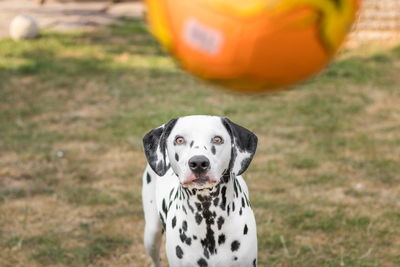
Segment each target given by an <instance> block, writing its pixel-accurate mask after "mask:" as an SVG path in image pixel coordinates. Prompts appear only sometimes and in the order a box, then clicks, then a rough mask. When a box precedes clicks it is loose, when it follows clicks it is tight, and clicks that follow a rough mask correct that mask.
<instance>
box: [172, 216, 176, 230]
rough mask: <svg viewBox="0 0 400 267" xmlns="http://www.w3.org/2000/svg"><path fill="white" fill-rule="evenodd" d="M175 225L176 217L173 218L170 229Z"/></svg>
mask: <svg viewBox="0 0 400 267" xmlns="http://www.w3.org/2000/svg"><path fill="white" fill-rule="evenodd" d="M175 225H176V216H174V218H172V229H174V228H175Z"/></svg>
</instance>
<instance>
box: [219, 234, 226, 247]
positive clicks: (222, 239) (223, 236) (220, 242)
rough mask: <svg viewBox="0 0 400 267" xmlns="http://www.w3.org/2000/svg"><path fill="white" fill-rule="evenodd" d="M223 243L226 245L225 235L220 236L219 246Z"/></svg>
mask: <svg viewBox="0 0 400 267" xmlns="http://www.w3.org/2000/svg"><path fill="white" fill-rule="evenodd" d="M223 243H225V235H224V234H220V235H219V236H218V245H222V244H223Z"/></svg>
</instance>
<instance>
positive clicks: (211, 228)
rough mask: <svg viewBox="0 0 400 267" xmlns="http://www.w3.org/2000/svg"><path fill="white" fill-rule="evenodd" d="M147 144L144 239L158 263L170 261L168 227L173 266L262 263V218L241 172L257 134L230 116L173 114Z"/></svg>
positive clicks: (241, 266)
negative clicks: (163, 256) (258, 222)
mask: <svg viewBox="0 0 400 267" xmlns="http://www.w3.org/2000/svg"><path fill="white" fill-rule="evenodd" d="M143 144H144V151H145V154H146V157H147V160H148V166H147V167H146V170H145V172H144V175H143V189H142V200H143V208H144V214H145V220H146V226H145V231H144V244H145V248H146V251H147V253H148V254H149V255H150V257H151V258H152V261H153V264H152V266H155V267H159V266H162V263H161V260H160V252H159V251H160V245H161V240H162V234H163V232H165V236H166V237H165V239H166V254H167V258H168V262H169V265H170V266H172V267H190V266H199V267H204V266H209V267H214V266H215V267H228V266H229V267H234V266H237V267H246V266H256V265H257V233H256V221H255V218H254V214H253V210H252V208H251V205H250V200H249V192H248V189H247V185H246V183H245V181H244V179H243V178H242V176H241V174H242V173H243V172H244V171H246V169H247V167H248V166H249V164H250V162H251V160H252V158H253V156H254V153H255V151H256V147H257V137H256V136H255V135H254V134H253V133H252V132H250V131H249V130H247V129H245V128H243V127H241V126H239V125H237V124H235V123H233V122H231V121H230V120H229V119H227V118H221V117H216V116H202V115H197V116H187V117H181V118H178V119H172V120H171V121H169V122H168V123H166V124H164V125H162V126H161V127H158V128H156V129H154V130H152V131H150V132H149V133H147V134H146V136H145V137H144V138H143Z"/></svg>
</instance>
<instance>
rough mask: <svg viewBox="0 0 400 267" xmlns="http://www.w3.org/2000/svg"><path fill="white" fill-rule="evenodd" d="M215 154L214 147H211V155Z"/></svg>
mask: <svg viewBox="0 0 400 267" xmlns="http://www.w3.org/2000/svg"><path fill="white" fill-rule="evenodd" d="M216 152H217V151H216V150H215V146H214V145H213V146H212V147H211V153H213V155H215V153H216Z"/></svg>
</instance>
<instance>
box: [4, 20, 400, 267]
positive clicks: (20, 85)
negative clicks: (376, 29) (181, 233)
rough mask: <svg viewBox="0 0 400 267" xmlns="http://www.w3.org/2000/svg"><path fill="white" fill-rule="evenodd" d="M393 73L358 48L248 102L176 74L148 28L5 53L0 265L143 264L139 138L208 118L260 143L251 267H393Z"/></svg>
mask: <svg viewBox="0 0 400 267" xmlns="http://www.w3.org/2000/svg"><path fill="white" fill-rule="evenodd" d="M398 73H400V47H397V48H393V49H390V50H387V49H386V50H383V49H382V50H380V51H375V52H369V51H365V50H352V51H347V52H344V53H343V54H342V55H341V57H340V59H338V60H336V61H335V62H333V63H332V64H331V65H330V66H329V68H327V69H326V70H325V71H324V72H322V73H321V74H320V75H318V76H317V77H315V78H314V79H311V80H309V81H307V82H305V83H304V84H302V85H298V86H296V87H295V88H294V89H293V90H289V91H285V92H279V93H271V94H264V95H252V96H245V95H237V94H231V93H228V92H226V91H223V90H219V89H217V88H214V87H212V86H211V85H209V84H204V83H202V82H200V81H198V80H195V79H194V78H192V77H190V76H189V75H188V74H186V73H184V72H183V71H181V70H180V69H179V68H177V67H176V66H175V64H174V62H173V60H171V58H169V57H168V56H166V55H165V54H164V53H163V52H162V50H161V49H160V48H159V47H158V46H157V44H156V43H155V41H154V40H153V39H152V38H151V37H150V36H149V34H148V33H147V30H146V28H145V26H144V24H143V23H142V22H141V21H130V20H127V21H124V22H123V23H122V24H120V25H114V26H111V27H108V28H106V29H102V30H98V31H96V32H93V33H86V34H82V33H72V34H59V33H53V32H45V33H44V34H43V36H42V38H40V39H37V40H33V41H22V42H18V43H15V42H13V41H11V40H0V100H1V101H0V240H1V241H0V250H1V251H2V253H1V254H0V265H2V266H3V265H4V266H36V265H42V266H88V265H93V266H127V265H129V266H144V265H149V263H150V262H149V258H148V257H146V256H145V255H144V248H143V245H142V232H143V213H142V208H141V195H140V194H141V191H140V186H141V180H140V177H141V173H142V171H143V168H144V165H145V158H144V156H143V152H142V145H141V138H142V136H143V135H144V134H145V133H146V132H147V131H149V130H150V129H152V128H154V127H157V126H159V125H161V124H163V123H164V122H166V121H168V120H169V119H171V118H172V117H179V116H184V115H189V114H215V115H219V116H227V117H229V118H230V119H232V120H233V121H235V122H237V123H239V124H241V125H243V126H245V127H247V128H249V129H251V130H252V131H254V132H255V133H256V134H257V135H258V136H259V140H260V142H259V148H258V151H257V154H256V156H255V158H254V161H253V164H252V165H251V167H250V169H249V170H248V171H247V173H246V175H245V177H246V180H247V182H248V185H249V188H250V192H251V200H252V205H253V207H254V209H255V213H256V218H257V224H258V236H259V263H260V266H265V265H267V264H268V265H269V266H400V257H399V251H400V250H399V247H400V239H399V236H400V227H399V219H400V215H399V212H398V204H399V197H398V196H399V194H400V188H399V186H398V184H399V181H400V150H399V147H400V123H399V122H400V105H399V103H400V90H399V84H400V78H399V76H398ZM61 152H62V153H61Z"/></svg>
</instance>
